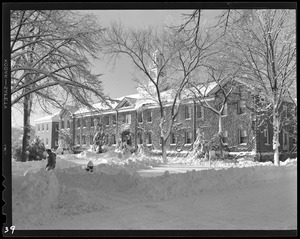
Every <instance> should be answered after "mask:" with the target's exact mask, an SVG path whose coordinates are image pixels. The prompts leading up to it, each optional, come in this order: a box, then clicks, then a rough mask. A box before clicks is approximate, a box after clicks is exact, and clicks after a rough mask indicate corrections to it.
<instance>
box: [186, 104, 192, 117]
mask: <svg viewBox="0 0 300 239" xmlns="http://www.w3.org/2000/svg"><path fill="white" fill-rule="evenodd" d="M191 116H192V107H191V106H186V107H185V119H190V118H191Z"/></svg>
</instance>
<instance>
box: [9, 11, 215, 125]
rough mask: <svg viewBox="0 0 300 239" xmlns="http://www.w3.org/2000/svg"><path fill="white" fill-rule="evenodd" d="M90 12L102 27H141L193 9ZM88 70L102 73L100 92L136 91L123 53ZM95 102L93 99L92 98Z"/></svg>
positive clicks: (16, 112) (18, 121)
mask: <svg viewBox="0 0 300 239" xmlns="http://www.w3.org/2000/svg"><path fill="white" fill-rule="evenodd" d="M85 11H86V12H89V13H93V14H95V16H97V17H98V18H99V22H100V24H101V25H102V26H103V27H108V26H109V24H110V23H111V22H112V21H117V22H118V21H120V22H121V23H122V24H123V25H125V26H128V27H135V28H144V27H148V26H149V25H152V26H158V27H159V26H162V25H163V24H165V23H170V22H173V23H175V24H177V23H179V22H180V19H182V14H185V13H191V12H192V11H193V10H187V9H185V10H90V11H88V10H85ZM217 13H218V11H217V10H206V11H204V14H205V15H204V17H203V21H207V20H208V21H210V20H211V19H212V18H213V16H216V14H217ZM91 63H92V64H93V66H92V68H91V69H92V72H93V73H95V74H102V76H101V81H102V82H103V86H104V93H106V94H108V95H109V96H110V97H112V98H117V97H121V96H125V95H130V94H135V93H137V91H136V87H137V83H136V82H134V81H133V80H132V78H133V76H132V73H133V70H134V68H133V65H132V63H131V62H130V60H129V59H127V58H126V57H121V58H120V59H119V60H118V61H117V63H116V65H115V67H114V68H112V65H108V64H107V62H105V61H99V60H98V61H93V62H91ZM95 103H97V102H95ZM34 111H35V113H33V114H32V117H31V124H32V125H35V123H34V120H36V119H38V118H41V117H44V116H47V114H46V113H45V112H43V111H42V110H40V109H34ZM58 111H59V110H58V109H52V110H51V112H52V113H56V112H58ZM22 125H23V113H22V109H16V108H14V107H13V108H12V127H22Z"/></svg>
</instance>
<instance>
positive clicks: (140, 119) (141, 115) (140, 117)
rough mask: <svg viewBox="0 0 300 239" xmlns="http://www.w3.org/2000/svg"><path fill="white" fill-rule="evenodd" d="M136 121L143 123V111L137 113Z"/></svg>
mask: <svg viewBox="0 0 300 239" xmlns="http://www.w3.org/2000/svg"><path fill="white" fill-rule="evenodd" d="M138 122H139V123H143V113H142V112H140V113H138Z"/></svg>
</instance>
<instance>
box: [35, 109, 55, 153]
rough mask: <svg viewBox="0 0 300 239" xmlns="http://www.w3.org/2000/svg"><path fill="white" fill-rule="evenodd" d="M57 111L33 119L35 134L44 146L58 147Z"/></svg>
mask: <svg viewBox="0 0 300 239" xmlns="http://www.w3.org/2000/svg"><path fill="white" fill-rule="evenodd" d="M58 115H59V112H58V113H55V114H53V115H50V116H46V117H43V118H39V119H37V120H35V134H36V136H37V137H38V138H40V140H41V141H42V142H43V144H44V145H45V147H46V148H50V149H56V148H57V147H58V130H59V117H58Z"/></svg>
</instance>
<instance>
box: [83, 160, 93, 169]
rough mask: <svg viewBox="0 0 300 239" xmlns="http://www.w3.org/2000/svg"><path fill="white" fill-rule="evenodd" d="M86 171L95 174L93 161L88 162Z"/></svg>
mask: <svg viewBox="0 0 300 239" xmlns="http://www.w3.org/2000/svg"><path fill="white" fill-rule="evenodd" d="M85 170H86V171H88V172H93V171H94V164H93V162H92V161H91V160H90V161H89V162H88V164H87V166H86V168H85Z"/></svg>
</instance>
